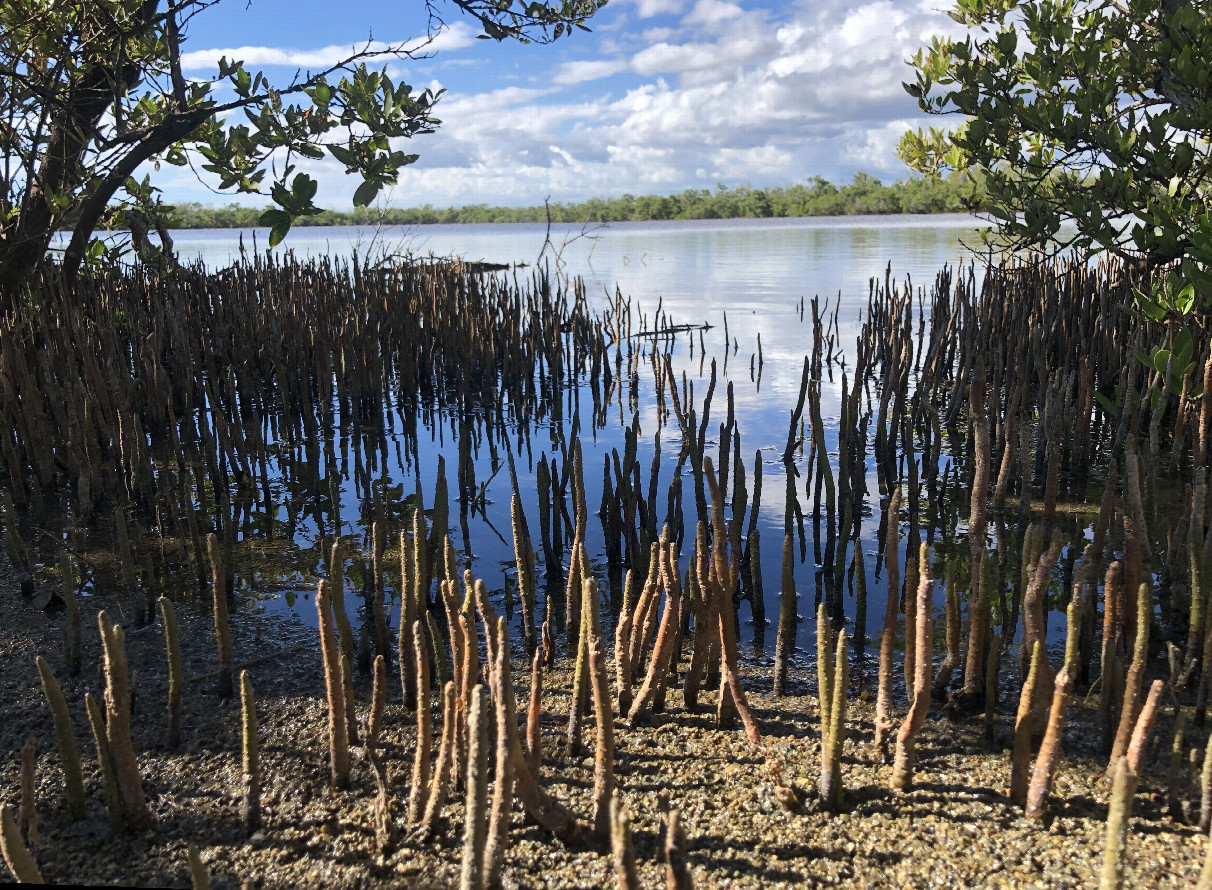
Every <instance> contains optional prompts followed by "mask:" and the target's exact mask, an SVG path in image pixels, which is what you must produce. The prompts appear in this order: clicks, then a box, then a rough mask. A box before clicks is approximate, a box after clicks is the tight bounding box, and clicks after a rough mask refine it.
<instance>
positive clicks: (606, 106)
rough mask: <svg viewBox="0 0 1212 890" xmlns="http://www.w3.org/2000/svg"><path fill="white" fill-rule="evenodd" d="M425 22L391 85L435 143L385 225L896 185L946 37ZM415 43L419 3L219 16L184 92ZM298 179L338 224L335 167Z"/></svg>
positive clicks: (748, 5)
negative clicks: (758, 192) (433, 99)
mask: <svg viewBox="0 0 1212 890" xmlns="http://www.w3.org/2000/svg"><path fill="white" fill-rule="evenodd" d="M437 4H438V5H437V8H438V10H439V12H441V13H443V15H444V18H445V19H446V21H447V26H446V28H445V29H444V30H443V31H442V32H441V33H440V34H439V35H438V36H437V38H436V40H435V42H434V44H433V46H434V47H435V48H436V49H437V52H436V53H435V54H434V55H433V56H432V57H431V58H428V59H423V60H417V61H406V62H391V63H389V65H388V67H389V71H390V73H391V75H392V77H393V78H401V77H402V78H404V79H406V80H407V81H408V82H409V83H411V84H413V85H414V86H416V87H418V88H420V87H442V88H444V89H445V90H446V94H445V95H444V96H443V98H442V100H441V101H440V103H439V104H438V107H437V116H438V117H439V118H440V119H441V120H442V121H443V123H442V126H441V128H440V129H439V131H438V132H437V133H436V134H432V135H426V136H421V137H418V138H416V139H414V140H412V141H411V144H410V145H409V146H408V150H409V151H413V152H418V153H419V154H420V156H421V158H420V160H419V161H418V162H417V163H416V164H415V165H413V166H412V167H409V168H408V169H407V170H406V171H405V172H404V173H403V175H402V176H401V178H400V183H399V185H398V186H396V187H395V188H394V189H393V190H391V192H390V193H389V194H386V195H385V199H386V201H387V202H388V203H390V204H393V205H396V206H416V205H420V204H426V203H428V204H433V205H434V206H457V205H462V204H471V203H488V204H505V205H533V204H541V203H542V201H543V199H544V197H546V196H548V195H550V196H551V198H552V200H554V201H576V200H583V199H585V198H589V197H593V196H603V197H605V196H616V195H621V194H624V193H626V192H631V193H633V194H645V193H658V194H668V193H671V192H677V191H681V190H682V189H686V188H711V187H714V186H715V184H716V183H724V184H726V185H728V186H736V185H740V184H743V183H750V184H752V185H754V186H771V185H785V184H790V183H794V182H799V181H802V180H804V179H806V178H808V177H810V176H814V175H821V176H824V177H826V178H828V179H831V180H834V181H839V182H840V181H845V180H848V179H849V178H850V177H851V176H852V175H853V174H854V173H855V172H856V171H858V170H866V171H867V172H869V173H872V174H874V175H876V176H879V177H881V178H883V179H885V180H891V179H895V178H898V177H901V176H904V175H905V173H906V171H905V168H904V167H903V166H902V165H901V163H900V161H899V160H897V158H896V156H895V154H894V153H893V148H894V146H895V144H896V141H897V139H898V138H899V136H900V133H901V132H903V131H904V129H905V128H906V127H908V126H920V125H922V124H924V123H927V122H928V121H925V120H923V119H922V117H921V116H920V115H919V113H918V110H917V107H916V104H915V103H914V101H913V100H912V99H911V98H910V97H909V96H908V95H907V94H906V93H905V92H904V90H903V89H902V88H901V81H902V80H905V79H907V78H908V76H909V69H908V67H907V66H906V65H905V59H906V58H907V57H908V56H909V55H911V54H912V53H913V52H914V51H915V50H916V49H917V48H918V47H919V46H921V45H922V44H923V43H925V42H927V41H928V40H929V37H930V36H931V35H932V34H941V33H950V34H955V33H956V30H955V29H956V26H955V24H954V23H953V22H952V21H951V20H950V19H949V18H948V17H947V16H946V15H945V13H944V12H943V11H942V10H943V9H944V8H945V6H944V2H943V0H925V2H922V0H819V2H808V0H799V2H789V3H777V2H776V3H770V2H766V3H759V2H748V0H610V3H609V5H608V6H607V7H606V8H605V9H604V10H602V11H601V12H600V13H599V14H598V15H597V16H595V17H594V18H593V19H592V20H591V22H590V25H591V27H592V29H593V32H592V33H589V34H586V33H577V34H575V35H574V36H573V37H571V38H566V39H562V40H560V41H558V42H556V43H555V44H553V45H548V46H536V45H520V44H517V43H515V42H505V43H500V44H498V43H496V42H494V41H490V40H477V39H476V34H477V30H476V28H475V27H474V23H473V20H470V19H467V18H465V17H462V16H460V15H459V13H458V11H457V9H456V8H455V7H453V6H451V5H443V4H442V2H441V0H437ZM426 25H427V21H426V17H425V10H424V4H423V3H422V2H421V0H398V2H395V3H390V4H388V3H382V2H370V0H343V2H332V0H326V2H315V0H252V2H251V3H248V4H247V5H246V3H245V2H242V0H228V2H225V3H220V4H218V5H217V6H215V7H214V8H213V9H210V10H208V11H206V12H205V13H203V14H201V15H199V16H197V17H196V18H195V19H194V20H193V21H192V22H191V24H190V27H189V30H188V32H187V42H186V45H185V48H184V49H185V52H186V55H185V57H184V60H183V61H184V64H185V67H186V72H185V73H186V75H187V76H193V77H210V76H213V72H214V70H215V62H216V61H217V59H218V58H219V57H220V56H221V55H227V56H228V57H229V58H239V59H243V60H245V62H246V66H247V67H248V68H249V69H250V70H257V69H262V70H264V71H265V72H266V73H267V75H269V76H270V77H271V78H273V79H274V80H275V81H279V82H284V81H287V80H289V79H290V77H291V76H292V75H293V74H294V72H295V71H296V70H298V69H304V70H306V69H307V68H309V67H311V68H314V67H318V66H320V65H323V64H324V63H325V62H331V61H333V60H335V59H337V58H340V57H341V56H342V55H344V54H346V53H347V52H348V51H349V48H350V47H351V46H353V45H355V44H358V45H360V44H363V43H365V41H366V40H367V39H368V38H370V37H373V38H374V40H376V41H386V42H397V41H405V40H409V39H411V38H416V37H420V36H423V35H424V34H425V30H426ZM935 123H937V121H935ZM303 169H306V170H307V171H308V172H309V173H311V175H313V176H315V177H316V178H317V179H319V180H320V193H319V195H318V196H317V202H318V203H320V204H321V205H322V206H326V207H334V208H340V209H344V208H348V207H349V206H350V201H351V196H352V194H353V190H354V188H356V186H357V184H358V183H357V181H355V180H352V179H350V178H348V177H346V176H344V174H343V173H342V172H341V168H340V167H339V166H338V165H337V164H336V162H335V161H331V160H326V161H322V162H309V165H308V166H307V167H305V168H303ZM153 181H154V182H155V183H156V184H157V185H159V186H160V187H161V188H162V189H163V190H164V197H165V200H167V201H170V202H172V201H190V200H194V201H201V202H203V203H209V204H216V203H226V202H227V201H228V200H232V198H229V197H228V196H226V195H216V194H215V193H213V192H211V191H208V190H207V189H206V188H205V187H203V186H202V185H200V184H199V183H197V181H196V180H195V179H193V177H192V174H190V173H189V171H188V170H185V171H181V170H177V169H173V168H164V169H162V170H161V171H160V172H159V173H158V174H154V179H153ZM241 200H242V201H244V202H246V203H249V202H250V201H248V200H247V199H241ZM250 203H262V201H260V200H257V199H255V198H254V199H252V200H251V202H250Z"/></svg>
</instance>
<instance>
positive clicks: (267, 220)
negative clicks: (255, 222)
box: [259, 207, 294, 247]
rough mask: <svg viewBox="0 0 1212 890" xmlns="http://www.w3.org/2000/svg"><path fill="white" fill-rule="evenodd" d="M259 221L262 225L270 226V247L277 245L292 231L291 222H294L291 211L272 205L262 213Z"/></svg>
mask: <svg viewBox="0 0 1212 890" xmlns="http://www.w3.org/2000/svg"><path fill="white" fill-rule="evenodd" d="M259 221H260V223H261V225H263V226H269V246H270V247H277V246H278V245H279V244H281V243H282V239H283V238H285V237H286V233H287V232H289V231H290V226H291V223H292V222H294V220H293V219H292V218H291V215H290V214H289V213H287V212H286V211H285V210H279V209H278V208H276V207H271V208H269V209H268V210H266V211H265V212H264V213H262V214H261V218H260V220H259Z"/></svg>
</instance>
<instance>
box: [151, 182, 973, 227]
mask: <svg viewBox="0 0 1212 890" xmlns="http://www.w3.org/2000/svg"><path fill="white" fill-rule="evenodd" d="M981 197H982V196H981V194H980V193H979V187H978V186H974V184H973V183H972V182H970V181H969V180H967V179H966V178H963V177H955V176H952V177H949V178H947V179H938V180H930V179H924V178H909V179H900V180H897V181H896V182H893V183H891V184H889V185H885V184H883V183H882V182H880V181H879V180H878V179H875V178H874V177H871V176H868V175H867V174H864V173H859V174H856V175H855V177H854V179H853V181H852V182H850V183H849V184H847V185H843V186H840V187H839V186H835V185H834V184H832V183H830V182H828V181H827V180H824V179H822V178H820V177H816V178H814V179H811V180H809V181H807V182H805V183H801V184H797V185H791V186H785V187H778V188H768V189H755V188H750V187H748V186H740V187H737V188H733V189H727V188H723V187H722V186H718V187H717V188H716V190H715V191H712V190H709V189H688V190H686V191H683V192H680V193H679V194H676V195H638V196H637V195H630V194H627V195H623V196H622V197H617V198H591V199H589V200H588V201H583V202H580V203H575V204H564V203H556V204H549V205H547V206H532V207H499V206H488V205H486V204H471V205H465V206H462V207H449V208H434V207H432V206H430V205H423V206H421V207H410V208H390V207H389V208H367V207H360V208H355V209H353V210H350V211H339V210H322V211H320V212H319V213H318V214H315V215H313V216H307V217H300V218H298V219H296V221H295V225H296V226H298V227H304V226H306V227H313V228H314V227H323V228H327V227H333V226H349V225H353V226H358V225H405V226H415V225H445V224H454V225H484V224H492V223H546V222H548V221H550V222H552V223H561V224H567V223H575V224H586V223H588V224H594V223H616V222H661V221H667V220H728V219H793V218H803V219H812V218H819V217H827V216H841V217H844V216H896V215H907V216H933V215H939V214H948V213H962V214H970V213H973V212H979V210H980V208H981ZM263 210H264V208H259V207H243V206H239V205H236V204H229V205H227V206H225V207H209V206H204V205H202V204H198V203H184V204H178V205H174V206H172V207H171V208H170V209H169V217H170V225H169V228H170V229H175V230H189V229H250V228H259V227H261V226H262V224H261V222H260V216H261V213H262V212H263Z"/></svg>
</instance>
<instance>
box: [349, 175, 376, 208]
mask: <svg viewBox="0 0 1212 890" xmlns="http://www.w3.org/2000/svg"><path fill="white" fill-rule="evenodd" d="M381 188H383V183H381V182H379V181H378V180H375V179H368V180H366V181H365V182H363V183H362V184H361V185H360V186H358V190H357V191H356V192H354V196H353V203H354V206H355V207H366V206H369V204H370V202H371V201H373V200H374V199H375V196H376V195H378V194H379V189H381Z"/></svg>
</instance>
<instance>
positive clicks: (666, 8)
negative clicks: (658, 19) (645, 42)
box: [633, 0, 686, 19]
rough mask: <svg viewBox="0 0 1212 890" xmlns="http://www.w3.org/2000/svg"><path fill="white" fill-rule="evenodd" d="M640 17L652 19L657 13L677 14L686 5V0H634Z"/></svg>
mask: <svg viewBox="0 0 1212 890" xmlns="http://www.w3.org/2000/svg"><path fill="white" fill-rule="evenodd" d="M633 2H634V3H635V8H636V12H638V13H639V15H640V18H642V19H650V18H652V17H653V16H655V15H665V14H677V13H679V12H681V11H682V9H683V8H684V7H685V6H686V2H685V0H633Z"/></svg>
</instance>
